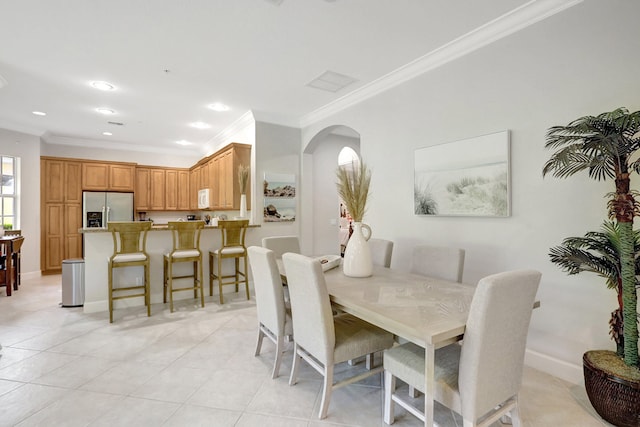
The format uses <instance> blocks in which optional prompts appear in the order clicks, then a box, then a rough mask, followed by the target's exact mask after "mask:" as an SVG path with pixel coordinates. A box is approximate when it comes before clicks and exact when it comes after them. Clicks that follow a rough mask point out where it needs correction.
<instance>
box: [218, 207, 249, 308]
mask: <svg viewBox="0 0 640 427" xmlns="http://www.w3.org/2000/svg"><path fill="white" fill-rule="evenodd" d="M248 227H249V220H248V219H242V220H228V221H218V228H219V229H220V231H221V241H222V245H221V246H220V248H218V249H216V250H213V251H209V295H210V296H212V295H213V282H214V281H215V280H217V281H218V291H219V293H220V295H219V296H220V304H224V297H223V294H222V287H223V286H224V285H235V286H236V292H238V285H239V284H240V283H243V282H244V286H245V290H246V292H247V299H251V295H250V294H249V275H248V264H247V248H246V247H245V245H244V239H245V235H246V233H247V228H248ZM229 258H231V259H233V260H234V266H235V269H234V271H233V273H232V274H227V275H225V274H224V273H223V272H222V261H223V260H225V259H229ZM240 260H242V261H243V269H242V270H241V269H240ZM225 279H228V280H225Z"/></svg>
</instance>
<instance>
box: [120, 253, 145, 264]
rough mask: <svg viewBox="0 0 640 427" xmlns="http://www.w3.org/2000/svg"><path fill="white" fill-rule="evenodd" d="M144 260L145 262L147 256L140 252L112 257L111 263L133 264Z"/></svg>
mask: <svg viewBox="0 0 640 427" xmlns="http://www.w3.org/2000/svg"><path fill="white" fill-rule="evenodd" d="M146 260H147V256H146V255H145V254H144V253H142V252H133V253H128V254H118V255H116V256H114V257H113V262H133V261H146Z"/></svg>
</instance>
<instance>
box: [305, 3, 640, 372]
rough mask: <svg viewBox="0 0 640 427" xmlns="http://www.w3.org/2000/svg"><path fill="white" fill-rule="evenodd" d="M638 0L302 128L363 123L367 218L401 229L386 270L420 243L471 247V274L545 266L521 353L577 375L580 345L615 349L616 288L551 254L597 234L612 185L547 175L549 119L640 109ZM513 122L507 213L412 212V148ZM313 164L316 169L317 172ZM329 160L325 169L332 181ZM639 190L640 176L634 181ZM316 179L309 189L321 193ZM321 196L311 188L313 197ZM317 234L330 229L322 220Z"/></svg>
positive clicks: (391, 234)
mask: <svg viewBox="0 0 640 427" xmlns="http://www.w3.org/2000/svg"><path fill="white" fill-rule="evenodd" d="M639 13H640V4H638V3H637V2H625V1H613V2H594V1H591V2H585V3H582V4H580V5H578V6H575V7H573V8H571V9H570V10H568V11H565V12H563V13H561V14H559V15H555V16H553V17H551V18H548V19H546V20H545V21H542V22H540V23H538V24H536V25H533V26H531V27H528V28H526V29H525V30H522V31H521V32H519V33H516V34H514V35H512V36H510V37H508V38H506V39H502V40H499V41H497V42H494V43H493V44H491V45H489V46H487V47H484V48H482V49H480V50H477V51H475V52H474V53H472V54H470V55H468V56H465V57H463V58H460V59H457V60H455V61H453V62H451V63H449V64H447V65H445V66H443V67H441V68H438V69H435V70H432V71H430V72H428V73H426V74H423V75H422V76H419V77H417V78H415V79H413V80H411V81H409V82H406V83H404V84H402V85H400V86H397V87H395V88H393V89H390V90H388V91H387V92H384V93H382V94H379V95H377V96H375V97H373V98H370V99H368V100H366V101H364V102H362V103H361V104H358V105H355V106H353V107H351V108H349V109H347V110H345V111H342V112H339V113H336V114H335V115H333V116H332V117H329V118H327V119H323V120H321V121H319V122H317V123H314V124H313V125H310V126H308V127H306V128H305V129H303V134H302V136H303V151H304V150H305V148H306V145H307V144H308V143H309V141H311V140H312V138H313V137H314V136H315V135H316V134H317V133H318V132H319V131H321V130H322V129H324V128H326V127H327V126H330V125H333V124H337V123H339V124H344V125H347V126H350V127H352V128H353V129H354V130H356V131H357V132H359V133H360V137H361V139H360V145H361V154H362V157H363V159H364V161H366V162H367V163H368V164H369V165H370V166H371V168H372V171H373V177H372V184H371V189H372V192H373V196H372V197H371V204H370V207H369V209H368V213H367V215H366V216H365V222H367V223H369V224H370V225H371V226H372V228H373V231H374V233H379V234H382V235H383V236H381V237H385V238H390V239H393V240H394V241H395V243H396V246H395V247H394V254H393V261H392V266H393V267H398V268H405V269H406V268H408V257H407V255H408V254H409V253H410V250H411V247H412V246H413V245H414V244H415V243H417V242H427V243H431V244H434V245H448V246H457V247H462V248H465V249H466V251H467V253H466V260H465V270H464V277H463V281H464V282H468V283H475V282H477V281H478V280H479V279H480V278H481V277H483V276H485V275H488V274H491V273H494V272H497V271H501V270H509V269H515V268H523V267H530V268H535V269H538V270H540V271H541V272H542V273H543V279H542V283H541V287H540V290H539V292H538V298H539V299H540V301H541V304H542V306H541V307H540V308H539V309H537V310H535V312H534V314H533V318H532V322H531V328H530V334H529V341H528V349H529V352H528V355H527V362H528V363H529V364H531V365H533V366H536V367H539V368H542V369H544V370H547V371H549V372H553V373H555V374H556V375H560V376H562V377H564V378H566V379H569V380H571V381H573V382H576V383H578V382H580V381H581V378H582V374H581V366H582V362H581V357H582V353H583V352H584V351H585V350H587V349H591V348H613V343H612V342H611V341H610V340H609V338H608V324H607V322H608V318H609V313H610V312H611V311H612V310H613V309H614V308H615V307H616V301H615V292H613V291H611V290H608V289H606V287H605V285H604V283H603V280H602V279H601V278H598V277H596V276H593V275H588V274H583V275H580V276H574V277H568V276H566V275H565V274H564V273H562V272H561V271H559V269H558V268H557V267H556V266H555V265H553V264H551V263H550V262H549V260H548V255H547V254H548V249H549V247H551V246H553V245H556V244H558V243H560V241H561V240H562V239H563V238H564V237H566V236H578V235H582V234H584V232H586V231H590V230H596V229H598V227H599V226H600V224H601V222H602V220H603V219H604V218H606V208H605V204H606V201H605V199H604V195H605V193H606V192H608V191H612V190H613V188H614V187H613V183H612V182H605V183H598V182H594V181H590V180H588V178H587V177H586V176H585V175H581V176H574V177H571V178H570V179H566V180H560V179H555V178H553V177H547V178H545V179H543V178H542V166H543V164H544V162H545V161H546V160H547V159H548V158H549V155H550V151H547V150H545V149H544V148H543V146H544V142H545V132H546V130H547V129H548V128H549V127H550V126H553V125H562V124H567V123H568V122H569V121H571V120H573V119H575V118H577V117H580V116H583V115H588V114H598V113H600V112H603V111H610V110H612V109H615V108H617V107H619V106H626V107H628V108H629V109H630V110H632V111H635V110H638V109H640V99H638V96H637V95H638V93H640V79H638V71H639V70H640V59H639V57H638V55H637V52H639V51H640V27H639V26H638V25H637V22H636V20H637V16H638V14H639ZM505 129H509V130H511V168H512V175H511V183H512V190H511V191H512V215H511V217H509V218H453V217H426V216H416V215H414V214H413V156H414V150H416V149H417V148H421V147H425V146H430V145H434V144H441V143H445V142H450V141H456V140H459V139H465V138H469V137H473V136H478V135H484V134H488V133H492V132H497V131H502V130H505ZM314 171H315V170H314ZM332 175H333V170H327V171H326V179H328V180H329V179H332ZM634 179H635V181H636V187H637V186H638V185H637V184H638V183H640V178H639V177H635V178H634ZM314 190H315V188H311V187H310V186H309V185H307V186H306V187H304V188H303V191H304V192H305V194H309V192H312V191H314ZM323 203H325V200H324V199H323V195H321V194H318V195H315V194H314V197H313V204H314V206H321V205H322V204H323ZM315 227H316V228H315V230H314V231H315V233H316V234H317V233H319V232H321V231H322V229H323V227H324V226H323V225H322V224H320V225H316V226H315Z"/></svg>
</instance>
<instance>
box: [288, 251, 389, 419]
mask: <svg viewBox="0 0 640 427" xmlns="http://www.w3.org/2000/svg"><path fill="white" fill-rule="evenodd" d="M282 260H283V262H284V268H285V271H286V274H287V282H288V283H289V294H290V298H291V314H292V318H293V334H294V357H293V366H292V367H291V375H290V377H289V385H294V384H295V383H296V382H297V372H298V368H299V365H300V361H301V360H302V359H304V360H305V361H306V362H307V363H308V364H309V365H311V366H312V367H313V368H314V369H315V370H316V371H318V372H319V373H320V374H322V376H323V377H324V383H323V393H322V402H321V404H320V412H319V414H318V417H319V418H325V417H326V416H327V411H328V409H329V402H330V399H331V392H332V390H333V389H335V388H337V387H341V386H344V385H347V384H352V383H354V382H357V381H360V380H362V379H364V378H366V377H369V376H371V375H374V374H377V373H379V372H380V371H381V368H380V367H378V368H376V369H371V370H368V371H365V372H364V373H362V374H360V375H354V376H352V377H350V378H346V379H344V380H341V381H339V382H337V383H335V384H334V382H333V372H334V365H335V364H338V363H341V362H346V361H348V360H352V359H356V358H358V357H360V356H365V355H371V354H373V353H375V352H378V351H381V350H384V349H385V348H389V347H391V346H392V345H393V335H392V334H390V333H389V332H387V331H384V330H382V329H380V328H377V327H375V326H373V325H371V324H369V323H367V322H365V321H363V320H361V319H358V318H357V317H354V316H352V315H350V314H339V315H337V316H333V311H332V309H331V301H330V299H329V292H328V290H327V286H326V282H325V280H324V273H323V272H322V267H321V265H320V261H319V260H318V259H313V258H309V257H306V256H304V255H300V254H294V253H285V254H284V255H283V256H282Z"/></svg>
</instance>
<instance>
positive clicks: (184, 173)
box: [135, 166, 190, 211]
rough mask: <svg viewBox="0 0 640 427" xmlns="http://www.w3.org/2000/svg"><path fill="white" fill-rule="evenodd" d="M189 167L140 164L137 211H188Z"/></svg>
mask: <svg viewBox="0 0 640 427" xmlns="http://www.w3.org/2000/svg"><path fill="white" fill-rule="evenodd" d="M189 187H190V183H189V169H182V168H162V167H152V166H138V167H137V168H136V192H135V200H136V210H137V211H176V210H178V211H188V210H189V209H190V204H189V202H190V201H189Z"/></svg>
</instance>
